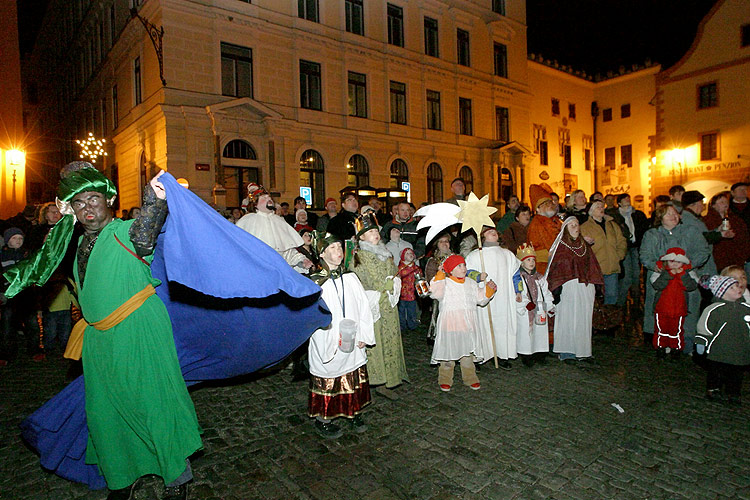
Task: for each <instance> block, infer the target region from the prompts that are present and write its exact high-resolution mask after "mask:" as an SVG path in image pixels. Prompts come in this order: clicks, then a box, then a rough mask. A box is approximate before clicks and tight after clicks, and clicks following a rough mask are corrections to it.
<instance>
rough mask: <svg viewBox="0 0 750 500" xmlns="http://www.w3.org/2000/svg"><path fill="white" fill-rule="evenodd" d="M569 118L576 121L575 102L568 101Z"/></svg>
mask: <svg viewBox="0 0 750 500" xmlns="http://www.w3.org/2000/svg"><path fill="white" fill-rule="evenodd" d="M568 120H573V121H576V105H575V103H574V102H569V103H568Z"/></svg>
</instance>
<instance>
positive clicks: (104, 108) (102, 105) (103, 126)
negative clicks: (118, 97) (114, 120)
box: [99, 98, 107, 137]
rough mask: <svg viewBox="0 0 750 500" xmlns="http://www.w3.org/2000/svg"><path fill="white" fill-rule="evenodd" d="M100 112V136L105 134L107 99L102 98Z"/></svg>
mask: <svg viewBox="0 0 750 500" xmlns="http://www.w3.org/2000/svg"><path fill="white" fill-rule="evenodd" d="M99 107H100V109H101V113H102V135H101V137H106V136H107V99H106V98H102V100H101V102H100V105H99Z"/></svg>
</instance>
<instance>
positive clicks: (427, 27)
mask: <svg viewBox="0 0 750 500" xmlns="http://www.w3.org/2000/svg"><path fill="white" fill-rule="evenodd" d="M423 26H424V30H423V32H424V53H425V55H427V56H430V57H436V58H439V57H440V35H439V25H438V20H437V19H435V18H432V17H429V16H424V22H423Z"/></svg>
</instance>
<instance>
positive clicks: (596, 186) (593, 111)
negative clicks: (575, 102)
mask: <svg viewBox="0 0 750 500" xmlns="http://www.w3.org/2000/svg"><path fill="white" fill-rule="evenodd" d="M591 118H593V120H594V191H599V162H598V161H596V151H597V148H596V119H597V118H599V105H598V104H597V103H596V101H593V102H592V103H591Z"/></svg>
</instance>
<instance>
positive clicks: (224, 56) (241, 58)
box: [219, 42, 255, 99]
mask: <svg viewBox="0 0 750 500" xmlns="http://www.w3.org/2000/svg"><path fill="white" fill-rule="evenodd" d="M225 49H226V50H225ZM219 50H220V52H221V95H225V96H229V97H249V98H251V99H253V98H254V95H255V88H254V87H255V85H254V82H253V79H254V76H255V75H254V74H253V49H252V48H250V47H243V46H241V45H236V44H233V43H227V42H220V47H219ZM232 50H235V51H236V52H239V51H240V50H242V51H247V52H248V53H249V55H240V54H237V53H232V52H231V51H232ZM225 61H229V62H231V64H232V70H231V72H232V74H231V77H232V83H233V85H232V86H233V87H234V89H233V93H231V94H227V93H225V92H224V91H225V89H224V84H225V77H226V75H225V74H224V62H225ZM240 64H247V66H248V69H249V73H250V81H249V82H247V83H248V90H249V93H247V94H245V93H241V92H240V84H241V82H240V77H239V73H240V66H239V65H240Z"/></svg>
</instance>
